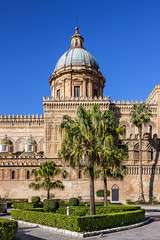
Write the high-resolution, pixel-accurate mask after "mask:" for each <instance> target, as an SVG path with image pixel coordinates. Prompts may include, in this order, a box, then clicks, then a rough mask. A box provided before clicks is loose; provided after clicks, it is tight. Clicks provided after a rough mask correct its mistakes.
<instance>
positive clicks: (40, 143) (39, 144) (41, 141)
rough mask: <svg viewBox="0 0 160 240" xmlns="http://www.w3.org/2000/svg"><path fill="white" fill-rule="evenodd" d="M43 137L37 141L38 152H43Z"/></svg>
mask: <svg viewBox="0 0 160 240" xmlns="http://www.w3.org/2000/svg"><path fill="white" fill-rule="evenodd" d="M43 144H44V138H41V139H40V140H39V143H38V152H43V151H44V150H43Z"/></svg>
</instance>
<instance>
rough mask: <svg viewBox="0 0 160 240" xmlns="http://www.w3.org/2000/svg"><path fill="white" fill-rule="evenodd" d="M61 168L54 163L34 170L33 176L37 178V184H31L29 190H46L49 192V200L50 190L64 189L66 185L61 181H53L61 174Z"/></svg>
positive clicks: (43, 164) (42, 165)
mask: <svg viewBox="0 0 160 240" xmlns="http://www.w3.org/2000/svg"><path fill="white" fill-rule="evenodd" d="M60 171H61V170H60V168H58V167H56V164H55V163H54V162H52V161H48V162H44V163H42V164H41V166H40V168H39V170H38V171H37V170H35V169H34V170H32V173H31V174H32V175H34V176H35V182H32V183H31V184H29V188H33V189H35V190H39V189H41V188H42V189H45V190H46V191H47V199H49V197H50V190H51V189H54V188H59V189H63V188H64V185H63V183H62V182H61V181H59V180H57V181H53V177H54V176H55V175H57V174H59V173H60Z"/></svg>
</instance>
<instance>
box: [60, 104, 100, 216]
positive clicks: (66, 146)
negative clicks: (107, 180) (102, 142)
mask: <svg viewBox="0 0 160 240" xmlns="http://www.w3.org/2000/svg"><path fill="white" fill-rule="evenodd" d="M99 120H100V109H99V106H98V105H93V106H92V108H91V111H90V110H85V109H84V108H83V107H82V106H79V107H78V108H77V117H76V119H74V120H72V119H71V118H70V117H69V116H66V115H65V116H63V121H62V123H61V125H60V131H61V132H62V131H63V130H64V131H65V137H64V140H63V142H62V147H61V150H60V151H59V155H60V157H62V158H63V159H64V160H65V161H69V163H70V165H71V166H72V167H75V166H78V167H84V168H87V169H88V172H89V178H90V214H91V215H94V214H95V198H94V166H95V163H96V162H97V160H98V143H97V136H98V129H99V122H100V121H99Z"/></svg>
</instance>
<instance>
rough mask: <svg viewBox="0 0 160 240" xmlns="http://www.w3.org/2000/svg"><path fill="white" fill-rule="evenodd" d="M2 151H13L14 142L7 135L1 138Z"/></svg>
mask: <svg viewBox="0 0 160 240" xmlns="http://www.w3.org/2000/svg"><path fill="white" fill-rule="evenodd" d="M0 152H13V143H12V142H11V140H10V139H9V138H8V137H7V135H6V136H5V138H3V139H1V140H0Z"/></svg>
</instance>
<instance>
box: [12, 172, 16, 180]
mask: <svg viewBox="0 0 160 240" xmlns="http://www.w3.org/2000/svg"><path fill="white" fill-rule="evenodd" d="M12 179H15V171H12Z"/></svg>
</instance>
